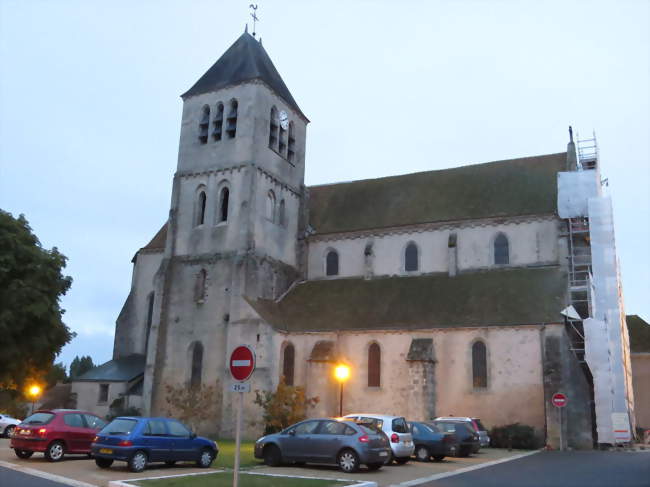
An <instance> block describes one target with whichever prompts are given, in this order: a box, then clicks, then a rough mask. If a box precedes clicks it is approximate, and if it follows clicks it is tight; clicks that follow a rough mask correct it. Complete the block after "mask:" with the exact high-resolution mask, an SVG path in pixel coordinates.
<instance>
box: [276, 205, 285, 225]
mask: <svg viewBox="0 0 650 487" xmlns="http://www.w3.org/2000/svg"><path fill="white" fill-rule="evenodd" d="M285 211H286V209H285V203H284V200H281V201H280V207H279V209H278V225H281V226H285V225H286V215H285Z"/></svg>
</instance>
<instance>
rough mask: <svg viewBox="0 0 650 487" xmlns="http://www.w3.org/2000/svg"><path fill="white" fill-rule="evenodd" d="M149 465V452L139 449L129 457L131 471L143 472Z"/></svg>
mask: <svg viewBox="0 0 650 487" xmlns="http://www.w3.org/2000/svg"><path fill="white" fill-rule="evenodd" d="M146 467H147V454H146V453H145V452H143V451H142V450H138V451H137V452H135V453H134V454H133V456H132V457H131V458H130V459H129V470H131V472H142V471H143V470H144V469H145V468H146Z"/></svg>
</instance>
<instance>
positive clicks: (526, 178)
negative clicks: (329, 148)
mask: <svg viewBox="0 0 650 487" xmlns="http://www.w3.org/2000/svg"><path fill="white" fill-rule="evenodd" d="M565 169H566V152H560V153H557V154H549V155H542V156H535V157H525V158H520V159H511V160H505V161H497V162H488V163H485V164H475V165H470V166H463V167H458V168H453V169H443V170H438V171H427V172H419V173H412V174H404V175H401V176H392V177H386V178H379V179H366V180H361V181H352V182H349V183H338V184H327V185H322V186H311V187H309V193H310V194H309V221H310V224H311V226H312V227H313V228H314V230H315V232H316V234H327V233H337V232H349V231H355V230H363V229H371V228H384V227H397V226H402V225H411V224H418V223H428V222H444V221H453V220H467V219H478V218H486V217H510V216H519V215H533V214H548V213H550V214H553V213H556V212H557V173H558V172H559V171H563V170H565Z"/></svg>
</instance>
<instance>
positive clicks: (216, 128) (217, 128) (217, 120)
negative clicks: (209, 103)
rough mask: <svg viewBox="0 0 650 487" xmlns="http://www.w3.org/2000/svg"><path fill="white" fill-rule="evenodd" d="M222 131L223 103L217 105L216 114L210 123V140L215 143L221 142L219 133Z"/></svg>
mask: <svg viewBox="0 0 650 487" xmlns="http://www.w3.org/2000/svg"><path fill="white" fill-rule="evenodd" d="M222 131H223V103H219V104H218V105H217V112H216V113H215V115H214V120H213V121H212V140H214V141H215V142H217V141H219V140H221V133H222Z"/></svg>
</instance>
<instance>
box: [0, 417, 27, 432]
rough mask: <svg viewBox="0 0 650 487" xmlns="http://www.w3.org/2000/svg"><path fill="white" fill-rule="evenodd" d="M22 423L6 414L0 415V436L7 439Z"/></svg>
mask: <svg viewBox="0 0 650 487" xmlns="http://www.w3.org/2000/svg"><path fill="white" fill-rule="evenodd" d="M21 422H22V421H21V420H20V419H16V418H12V417H11V416H8V415H6V414H0V436H6V437H7V438H9V437H10V436H11V434H12V433H13V432H14V430H15V429H16V426H17V425H19V424H20V423H21Z"/></svg>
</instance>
